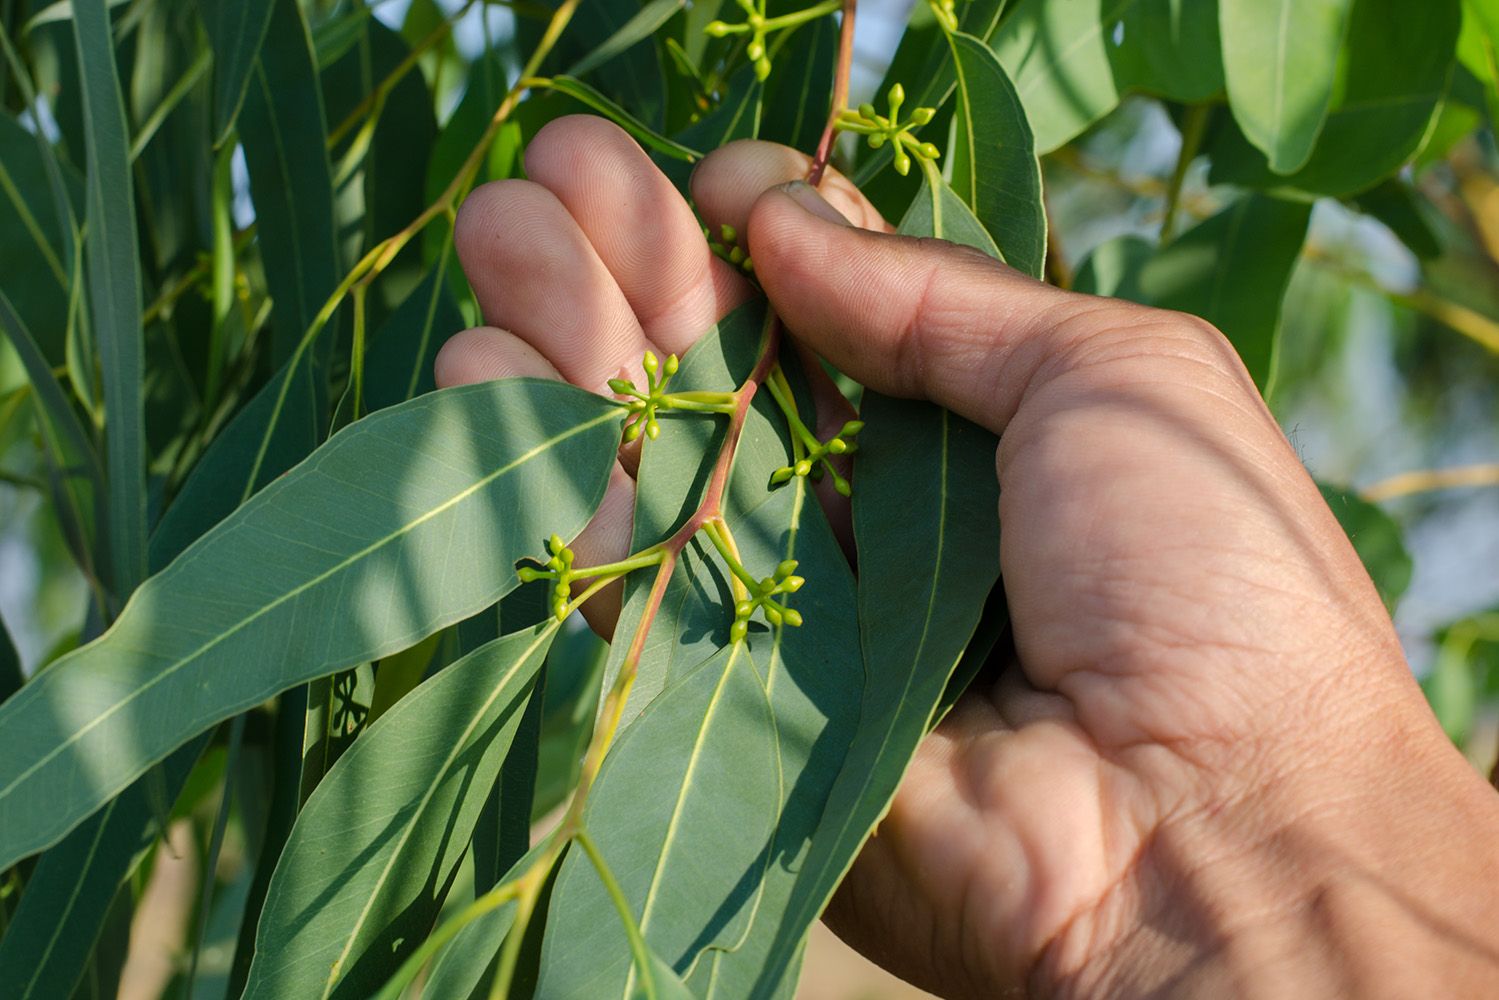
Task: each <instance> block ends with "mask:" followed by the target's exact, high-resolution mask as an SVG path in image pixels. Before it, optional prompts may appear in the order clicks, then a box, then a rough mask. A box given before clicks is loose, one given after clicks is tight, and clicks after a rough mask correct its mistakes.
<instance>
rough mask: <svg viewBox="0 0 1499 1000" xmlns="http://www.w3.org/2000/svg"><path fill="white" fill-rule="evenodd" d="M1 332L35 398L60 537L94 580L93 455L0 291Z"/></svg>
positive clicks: (96, 496)
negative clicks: (61, 530)
mask: <svg viewBox="0 0 1499 1000" xmlns="http://www.w3.org/2000/svg"><path fill="white" fill-rule="evenodd" d="M0 329H3V330H4V331H5V335H6V337H7V339H9V341H10V343H11V346H12V347H13V348H14V349H15V351H16V355H17V356H18V357H19V359H20V361H21V367H22V368H24V369H25V371H26V377H27V379H28V381H29V382H30V383H31V391H32V392H33V393H34V394H35V399H36V403H37V406H36V411H37V426H38V429H39V430H40V431H41V437H42V442H43V445H44V451H45V454H46V456H47V459H48V462H49V464H50V466H51V468H52V472H53V476H54V483H53V490H52V493H53V498H54V503H55V509H56V511H57V515H58V520H59V521H60V522H61V524H62V527H63V533H64V536H65V537H66V538H67V541H68V546H69V548H70V549H71V551H72V553H73V558H74V559H75V560H77V562H78V565H79V567H80V568H81V569H82V570H83V571H84V573H85V574H86V575H88V576H89V577H90V578H92V579H94V580H98V579H99V578H100V573H99V569H98V564H97V561H96V560H97V556H96V552H97V551H98V548H99V546H98V543H97V538H98V533H99V532H100V531H101V530H104V523H103V517H102V514H101V505H102V504H103V502H104V475H103V471H102V470H101V469H100V468H99V460H98V457H97V456H96V455H95V453H94V449H93V445H91V444H90V443H89V437H88V435H87V434H86V433H85V432H84V429H83V425H82V424H81V423H79V421H78V415H77V414H76V413H75V412H74V411H73V407H72V405H71V404H70V403H69V402H68V397H67V394H66V393H65V392H64V391H63V388H62V386H61V385H59V384H58V381H57V377H56V376H55V375H53V374H52V366H51V365H49V364H48V363H47V359H46V357H45V356H44V355H43V354H42V350H41V348H40V347H38V346H37V343H36V341H35V339H33V338H32V336H31V331H30V330H28V329H27V328H26V324H25V323H24V322H22V320H21V317H20V316H19V315H18V314H17V313H16V311H15V309H14V308H12V306H11V304H10V300H9V299H8V298H7V297H6V295H5V293H4V292H0Z"/></svg>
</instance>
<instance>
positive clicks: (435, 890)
mask: <svg viewBox="0 0 1499 1000" xmlns="http://www.w3.org/2000/svg"><path fill="white" fill-rule="evenodd" d="M558 628H559V625H558V623H557V621H556V620H555V619H552V620H549V621H547V622H545V623H543V624H542V625H539V626H537V627H536V628H533V629H530V630H528V631H525V632H518V633H515V634H513V635H510V636H506V637H505V638H503V639H496V640H495V641H493V642H491V643H489V644H487V645H485V646H482V647H480V648H479V649H477V650H475V651H474V652H473V653H470V654H469V655H468V656H466V657H464V658H463V659H461V660H459V661H458V662H457V663H454V664H453V665H452V666H450V667H448V668H447V669H445V670H443V671H442V672H441V673H439V674H438V675H437V676H436V677H433V678H432V679H431V680H429V681H427V682H426V683H425V684H423V685H422V686H420V687H419V688H417V689H416V690H415V691H414V692H412V693H411V694H410V695H408V696H406V697H405V698H403V699H402V700H401V701H400V703H399V704H397V705H396V706H395V708H393V709H391V710H390V711H389V712H388V713H386V714H385V715H383V716H381V718H380V720H379V722H377V723H376V724H375V725H374V726H372V727H371V728H370V729H369V731H368V732H366V733H365V734H363V735H362V736H361V737H360V738H359V739H358V740H357V741H356V742H355V744H354V746H353V747H352V748H351V749H350V750H349V751H348V753H346V754H345V755H344V756H343V757H342V758H340V759H339V762H338V763H337V764H335V765H334V766H333V769H332V770H331V771H330V772H329V773H328V776H327V777H326V778H325V779H324V780H323V782H322V783H321V784H320V785H319V786H318V788H317V791H315V792H314V793H313V795H312V798H311V799H309V800H308V802H307V806H306V808H304V809H303V810H302V813H301V815H300V816H298V818H297V825H296V827H295V828H294V829H293V830H292V835H291V839H290V840H289V841H288V842H287V845H286V849H285V851H284V852H283V853H282V855H281V860H280V862H279V863H278V864H277V867H276V875H275V877H274V878H273V879H272V881H271V891H270V895H269V896H268V897H267V898H266V904H265V910H264V912H263V913H262V914H261V919H260V931H259V934H258V935H257V940H256V947H255V953H256V955H255V963H254V965H253V966H252V967H251V969H250V981H249V985H248V986H247V987H246V990H245V994H244V995H245V996H246V997H247V998H254V997H272V998H274V997H291V996H297V997H323V998H328V997H351V998H363V997H367V996H370V995H371V994H372V993H374V992H375V991H376V990H377V989H378V988H379V986H380V985H381V984H382V983H384V982H385V980H386V979H387V978H389V976H390V975H391V974H392V973H393V972H394V971H395V970H396V969H397V968H399V967H400V964H401V962H402V961H403V960H404V959H405V958H406V956H407V955H408V954H410V953H411V952H412V951H413V950H414V949H415V948H416V945H417V944H418V943H419V941H420V939H421V937H422V936H423V935H424V934H425V933H426V932H427V930H428V929H429V928H430V926H431V923H432V921H433V919H434V918H435V917H436V915H437V911H438V908H439V907H440V906H441V904H442V897H443V895H444V893H445V892H446V890H447V886H448V884H449V882H450V880H451V878H452V876H453V873H454V871H455V870H456V868H457V866H458V863H459V862H460V861H461V860H462V859H463V855H464V852H465V850H466V849H467V846H468V839H469V835H470V834H471V833H472V831H473V828H474V824H475V823H476V822H477V820H478V816H479V811H480V808H481V807H482V806H483V804H484V800H485V797H486V796H487V794H488V792H489V788H490V786H491V785H492V784H493V783H494V781H495V778H496V777H497V776H498V774H499V771H500V765H501V763H502V761H503V760H504V759H505V754H506V750H507V749H508V748H509V746H510V743H511V740H512V739H513V738H514V737H515V734H516V730H517V728H518V727H519V725H520V721H521V718H522V716H523V715H524V714H525V711H526V706H527V705H528V704H529V703H530V701H531V692H532V688H533V684H534V681H535V679H536V674H537V671H538V670H539V669H540V667H541V664H542V662H543V660H544V659H545V657H546V652H547V648H548V647H549V646H550V645H551V642H552V639H553V638H554V637H555V636H556V634H557V630H558ZM330 850H333V851H334V852H335V853H334V854H333V856H332V857H330ZM333 858H337V859H339V860H333Z"/></svg>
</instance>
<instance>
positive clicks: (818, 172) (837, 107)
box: [807, 0, 859, 187]
mask: <svg viewBox="0 0 1499 1000" xmlns="http://www.w3.org/2000/svg"><path fill="white" fill-rule="evenodd" d="M858 6H859V0H843V24H842V25H841V26H840V28H839V32H838V68H837V70H836V72H835V73H834V75H833V104H832V108H831V110H829V112H828V123H827V125H825V126H824V127H823V130H822V138H821V139H820V140H818V143H817V152H816V154H814V155H813V157H812V168H811V169H810V170H808V171H807V183H808V184H810V185H812V186H813V187H817V186H818V185H819V184H821V183H822V175H823V173H824V172H826V171H827V168H828V160H830V159H831V158H832V156H833V141H834V140H835V139H836V138H837V137H838V116H839V115H841V114H843V111H844V109H845V108H846V107H847V106H848V77H849V73H850V72H851V70H852V68H853V64H854V14H855V10H856V8H857V7H858Z"/></svg>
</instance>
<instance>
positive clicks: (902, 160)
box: [891, 142, 911, 177]
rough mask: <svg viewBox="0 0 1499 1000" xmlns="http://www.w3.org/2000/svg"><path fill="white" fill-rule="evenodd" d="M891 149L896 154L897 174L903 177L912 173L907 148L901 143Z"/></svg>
mask: <svg viewBox="0 0 1499 1000" xmlns="http://www.w3.org/2000/svg"><path fill="white" fill-rule="evenodd" d="M891 149H892V150H893V151H894V152H895V164H894V166H895V172H896V173H898V174H900V175H901V176H902V177H904V176H906V175H907V174H909V173H910V172H911V158H910V157H909V156H907V155H906V151H905V148H904V147H902V146H901V144H900V143H898V142H897V143H895V145H894V146H892V147H891Z"/></svg>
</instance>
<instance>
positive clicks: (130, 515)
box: [74, 0, 146, 598]
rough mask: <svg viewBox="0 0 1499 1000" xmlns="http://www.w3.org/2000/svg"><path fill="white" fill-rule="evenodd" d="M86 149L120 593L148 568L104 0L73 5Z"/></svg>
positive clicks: (138, 347)
mask: <svg viewBox="0 0 1499 1000" xmlns="http://www.w3.org/2000/svg"><path fill="white" fill-rule="evenodd" d="M74 21H75V26H76V29H77V30H76V32H75V39H76V43H77V49H78V63H79V66H80V67H81V77H82V90H83V107H84V112H85V113H84V121H85V128H84V136H85V139H86V140H87V142H86V145H87V148H88V180H87V188H88V238H87V240H86V241H85V243H84V248H85V250H86V251H87V260H88V282H89V304H90V306H91V309H90V316H91V318H92V324H91V326H92V329H93V331H94V336H95V338H96V340H97V343H98V349H99V365H100V370H101V375H102V380H103V384H104V406H105V409H106V411H107V412H108V414H109V434H108V436H107V437H106V440H105V446H106V447H105V470H106V472H107V473H108V484H107V485H108V489H109V570H110V577H111V579H112V581H113V583H114V589H115V593H116V595H117V596H119V597H121V598H123V597H124V596H125V595H128V594H129V593H130V592H131V591H132V590H134V589H135V586H136V584H138V583H139V582H140V580H141V579H142V578H143V577H144V576H145V574H146V427H145V410H144V409H143V407H142V402H141V383H142V381H143V379H144V369H143V367H142V357H143V354H144V348H143V337H142V333H141V318H140V317H141V273H140V259H139V257H138V256H137V252H136V250H137V248H136V237H137V234H136V228H135V211H134V205H135V197H134V193H133V192H134V185H133V183H132V181H131V175H130V155H129V140H128V138H127V133H126V126H125V105H124V102H123V100H122V99H121V97H120V81H119V76H118V74H117V73H116V70H115V52H114V36H113V34H112V32H111V31H110V23H109V13H108V12H107V11H106V10H105V8H104V0H79V2H78V3H77V5H76V7H75V9H74Z"/></svg>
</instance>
